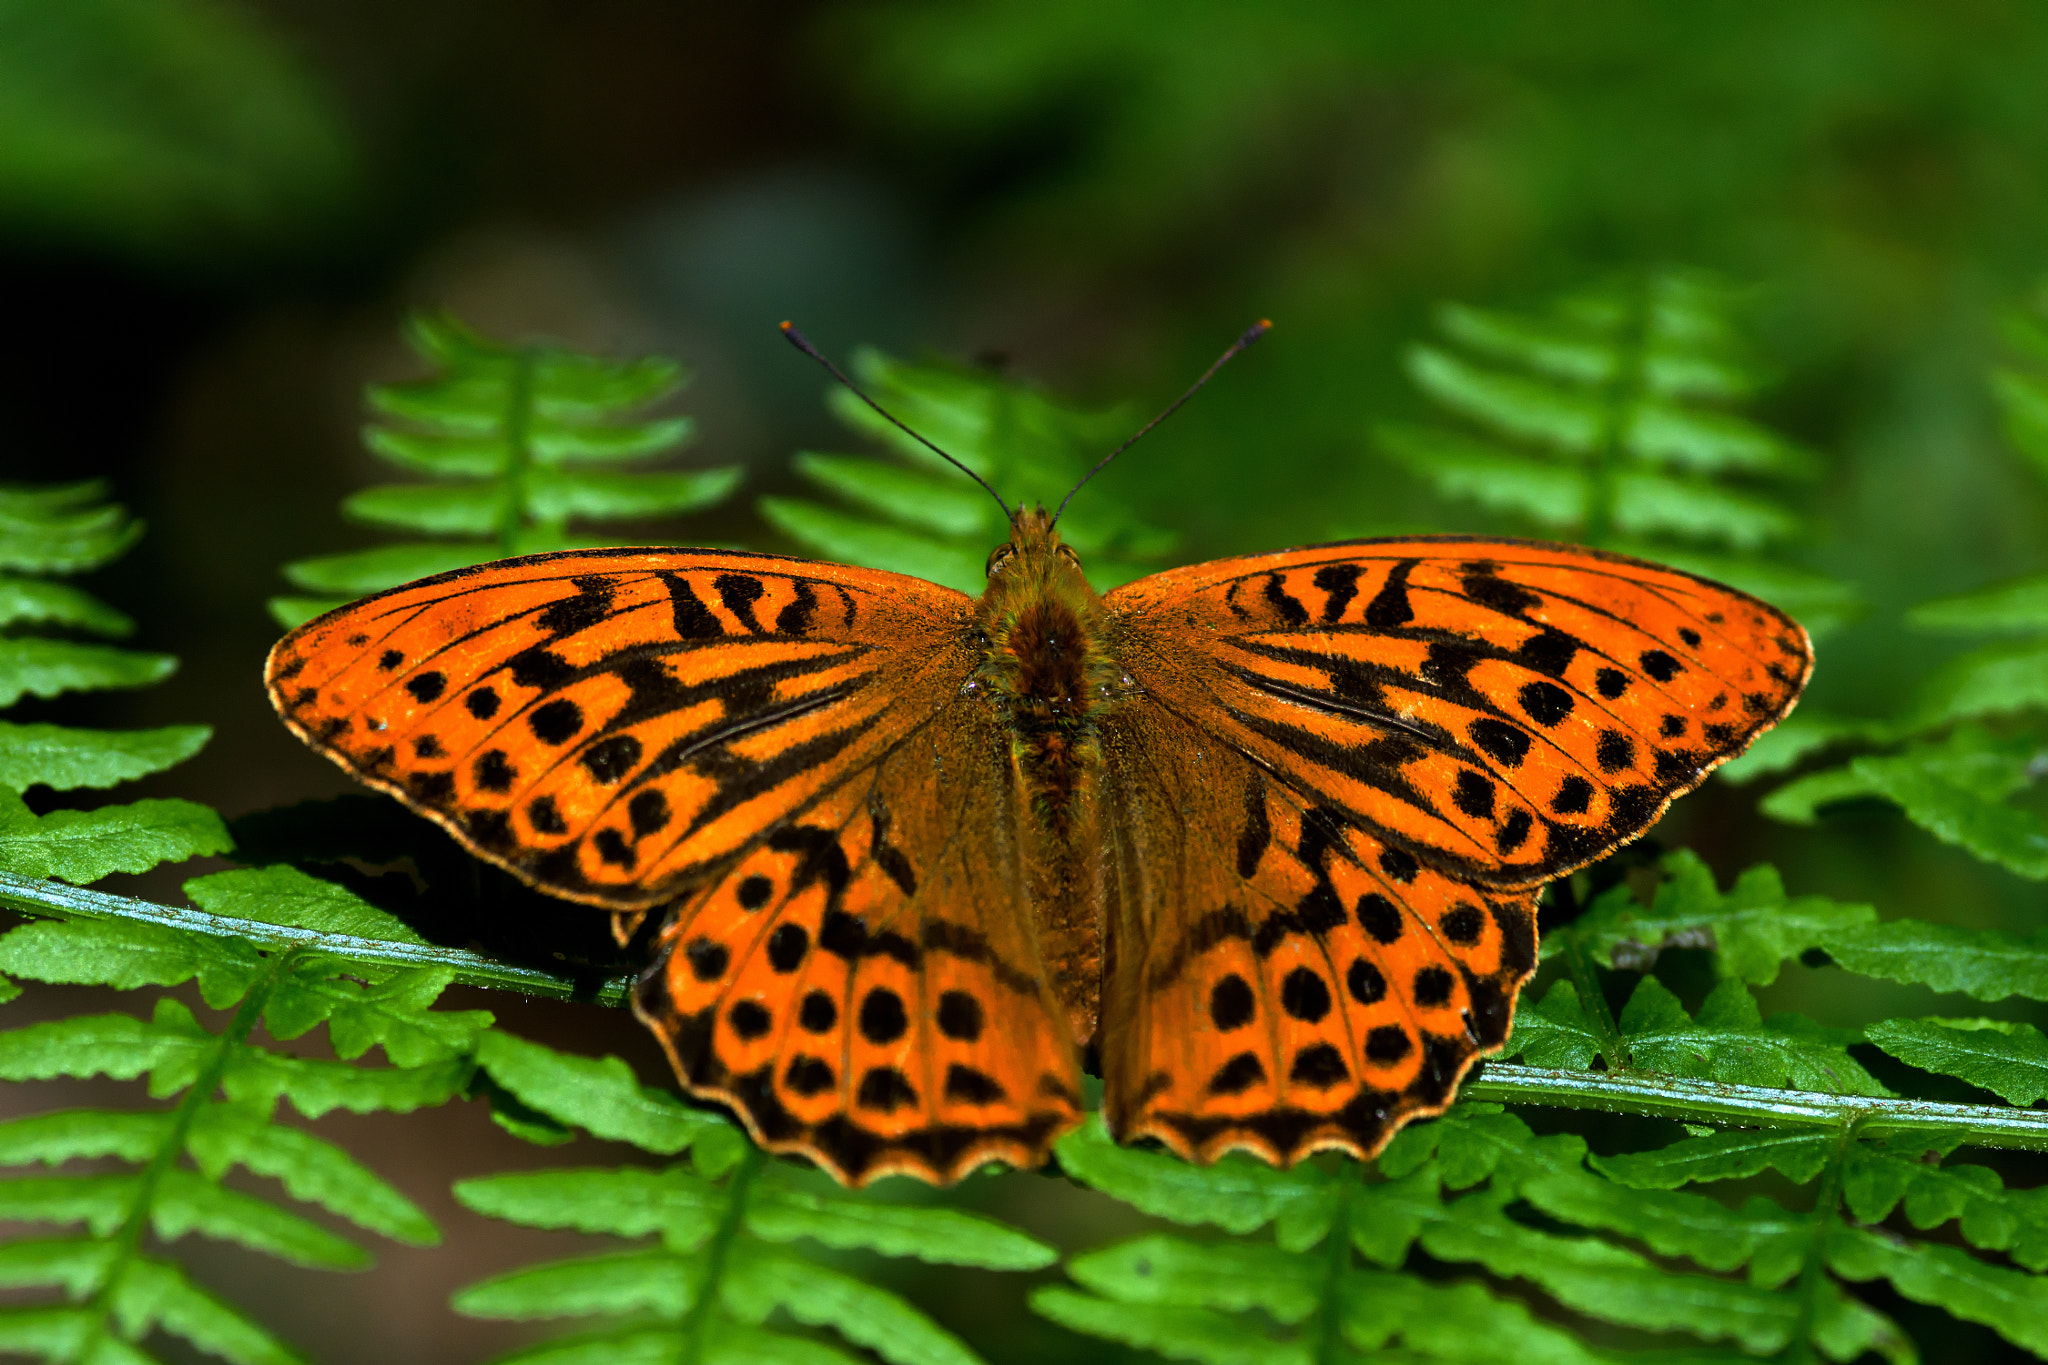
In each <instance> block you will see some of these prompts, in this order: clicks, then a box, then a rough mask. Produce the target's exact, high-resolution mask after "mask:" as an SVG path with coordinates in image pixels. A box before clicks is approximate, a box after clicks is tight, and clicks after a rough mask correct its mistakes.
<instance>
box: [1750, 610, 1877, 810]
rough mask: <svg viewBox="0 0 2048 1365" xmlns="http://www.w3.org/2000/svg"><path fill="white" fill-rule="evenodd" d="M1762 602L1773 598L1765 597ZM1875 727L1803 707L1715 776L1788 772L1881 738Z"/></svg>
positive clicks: (1752, 779) (1764, 734) (1760, 737)
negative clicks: (1832, 750)
mask: <svg viewBox="0 0 2048 1365" xmlns="http://www.w3.org/2000/svg"><path fill="white" fill-rule="evenodd" d="M1765 600H1766V601H1774V600H1776V599H1773V598H1768V597H1767V598H1765ZM1874 728H1879V727H1873V726H1872V725H1871V723H1870V722H1868V721H1860V720H1850V719H1847V718H1845V717H1840V716H1828V715H1822V714H1819V713H1817V712H1815V711H1813V710H1812V709H1811V708H1809V707H1807V706H1804V705H1802V706H1800V708H1799V710H1798V711H1796V712H1794V713H1793V714H1792V715H1790V716H1788V717H1787V718H1786V719H1784V720H1781V721H1779V722H1778V724H1777V725H1776V726H1774V727H1773V728H1771V729H1769V730H1766V731H1764V732H1763V734H1761V735H1759V736H1758V737H1757V740H1756V743H1754V744H1752V745H1750V746H1749V751H1748V752H1747V753H1745V754H1743V755H1742V756H1741V757H1739V758H1734V759H1730V760H1729V761H1728V762H1727V763H1724V764H1722V765H1721V766H1720V767H1719V768H1716V769H1715V770H1714V775H1715V776H1716V777H1718V778H1719V779H1720V780H1722V781H1723V782H1734V783H1737V784H1740V783H1745V782H1753V781H1755V780H1756V779H1757V778H1759V777H1770V776H1774V775H1776V774H1778V773H1783V772H1789V771H1791V770H1792V769H1793V768H1795V767H1797V766H1798V765H1799V764H1800V763H1802V762H1804V761H1805V760H1806V759H1807V758H1809V757H1811V756H1812V755H1814V754H1817V753H1819V752H1821V751H1822V750H1823V749H1826V748H1828V747H1830V746H1832V745H1835V744H1839V743H1841V742H1842V741H1843V740H1849V739H1860V738H1864V737H1866V736H1868V737H1873V738H1881V737H1882V736H1879V735H1873V733H1872V732H1873V729H1874Z"/></svg>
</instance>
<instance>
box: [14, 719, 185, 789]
mask: <svg viewBox="0 0 2048 1365" xmlns="http://www.w3.org/2000/svg"><path fill="white" fill-rule="evenodd" d="M212 736H213V727H212V726H210V725H166V726H164V727H162V728H161V729H156V730H78V729H73V728H72V727H70V726H66V725H15V724H12V723H10V722H7V721H0V787H12V788H14V789H15V790H16V791H26V790H28V789H29V788H30V787H32V786H34V785H35V784H36V783H38V782H40V783H42V784H43V785H45V786H49V787H54V788H56V789H57V790H59V791H70V790H73V789H75V788H78V787H111V786H113V785H115V784H116V783H119V782H131V781H133V780H134V779H136V778H138V777H147V776H148V775H149V774H151V773H156V772H162V771H163V770H164V769H166V768H170V767H174V766H175V765H177V764H180V763H183V762H184V761H185V760H186V759H188V758H190V757H192V755H194V754H196V753H198V752H199V750H200V749H201V748H202V747H204V746H205V744H206V741H207V740H208V739H210V738H212Z"/></svg>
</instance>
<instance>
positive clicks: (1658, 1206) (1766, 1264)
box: [1519, 1170, 1813, 1288]
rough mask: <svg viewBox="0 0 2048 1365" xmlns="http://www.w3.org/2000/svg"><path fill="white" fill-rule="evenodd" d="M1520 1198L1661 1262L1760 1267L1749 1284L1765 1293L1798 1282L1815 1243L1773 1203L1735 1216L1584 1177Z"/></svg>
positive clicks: (1531, 1189)
mask: <svg viewBox="0 0 2048 1365" xmlns="http://www.w3.org/2000/svg"><path fill="white" fill-rule="evenodd" d="M1519 1190H1520V1193H1521V1195H1522V1197H1523V1198H1525V1199H1527V1200H1528V1201H1529V1202H1530V1203H1532V1204H1534V1205H1535V1206H1536V1207H1537V1208H1539V1209H1541V1210H1542V1211H1543V1212H1545V1213H1547V1214H1549V1215H1550V1216H1551V1217H1553V1218H1557V1219H1560V1220H1562V1221H1564V1222H1567V1223H1572V1224H1575V1225H1577V1226H1579V1227H1586V1228H1600V1229H1603V1230H1605V1231H1608V1232H1617V1233H1620V1234H1622V1235H1623V1236H1626V1237H1632V1238H1634V1239H1635V1240H1637V1241H1639V1242H1642V1243H1644V1244H1645V1245H1647V1246H1648V1247H1649V1248H1650V1249H1651V1250H1652V1251H1655V1252H1656V1253H1657V1254H1658V1255H1660V1256H1684V1257H1687V1258H1688V1259H1690V1260H1693V1261H1695V1262H1697V1263H1699V1264H1700V1265H1702V1266H1704V1267H1706V1268H1707V1269H1709V1270H1720V1271H1728V1270H1735V1269H1738V1268H1740V1267H1742V1266H1744V1265H1750V1264H1751V1262H1752V1261H1754V1262H1755V1263H1756V1264H1755V1267H1754V1268H1753V1270H1752V1272H1751V1275H1750V1282H1751V1283H1752V1284H1757V1285H1760V1286H1762V1287H1764V1288H1774V1287H1776V1286H1778V1285H1781V1284H1783V1283H1784V1282H1785V1281H1787V1280H1789V1279H1790V1278H1792V1276H1794V1275H1795V1274H1797V1273H1798V1271H1799V1267H1800V1262H1801V1260H1802V1258H1803V1257H1804V1255H1805V1252H1806V1247H1807V1245H1808V1244H1809V1243H1810V1242H1811V1241H1812V1230H1813V1219H1812V1217H1811V1216H1810V1215H1794V1214H1788V1213H1786V1212H1785V1210H1784V1209H1782V1208H1780V1207H1779V1206H1778V1205H1776V1204H1774V1203H1772V1202H1771V1201H1769V1200H1767V1199H1761V1198H1752V1199H1750V1200H1748V1201H1747V1202H1746V1203H1744V1204H1743V1206H1742V1207H1741V1208H1739V1209H1734V1208H1730V1207H1728V1206H1727V1205H1726V1204H1723V1203H1721V1202H1720V1201H1719V1200H1717V1199H1709V1198H1707V1197H1705V1196H1704V1195H1697V1194H1681V1193H1678V1192H1675V1191H1669V1190H1645V1189H1640V1188H1630V1187H1628V1186H1626V1185H1623V1184H1619V1183H1616V1182H1614V1181H1611V1180H1603V1179H1601V1178H1599V1177H1598V1176H1594V1175H1589V1174H1587V1173H1586V1172H1584V1171H1580V1170H1571V1171H1557V1172H1553V1173H1552V1174H1549V1175H1545V1176H1539V1177H1537V1178H1536V1179H1534V1180H1530V1181H1526V1182H1523V1183H1522V1184H1521V1186H1520V1187H1519Z"/></svg>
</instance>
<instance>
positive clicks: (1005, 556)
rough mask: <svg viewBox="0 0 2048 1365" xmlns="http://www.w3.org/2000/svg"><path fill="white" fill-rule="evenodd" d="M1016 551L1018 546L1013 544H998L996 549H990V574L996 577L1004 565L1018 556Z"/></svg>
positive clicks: (991, 576)
mask: <svg viewBox="0 0 2048 1365" xmlns="http://www.w3.org/2000/svg"><path fill="white" fill-rule="evenodd" d="M1016 553H1017V550H1016V547H1014V546H1011V545H998V546H996V547H995V549H993V550H990V551H989V553H988V576H989V577H990V578H994V577H995V576H996V574H997V573H999V572H1000V571H1001V570H1002V567H1003V565H1005V564H1007V563H1009V562H1010V560H1011V559H1012V558H1014V557H1015V556H1016Z"/></svg>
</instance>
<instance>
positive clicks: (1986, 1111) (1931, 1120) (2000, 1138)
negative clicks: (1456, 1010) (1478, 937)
mask: <svg viewBox="0 0 2048 1365" xmlns="http://www.w3.org/2000/svg"><path fill="white" fill-rule="evenodd" d="M1459 1097H1460V1098H1461V1099H1466V1100H1480V1101H1485V1102H1490V1103H1494V1104H1540V1105H1547V1106H1550V1107H1552V1108H1558V1109H1598V1110H1604V1111H1606V1112H1609V1113H1617V1114H1651V1115H1656V1116H1657V1117H1660V1118H1671V1119H1677V1120H1679V1121H1680V1122H1681V1123H1711V1124H1718V1125H1720V1126H1722V1127H1728V1128H1837V1127H1840V1126H1841V1125H1842V1124H1844V1123H1847V1122H1854V1123H1856V1125H1857V1128H1856V1131H1857V1134H1858V1135H1859V1136H1862V1137H1889V1136H1892V1135H1894V1134H1899V1135H1906V1134H1912V1135H1918V1136H1921V1137H1930V1136H1935V1135H1940V1136H1944V1137H1953V1138H1955V1139H1956V1140H1957V1141H1959V1142H1961V1143H1963V1144H1965V1145H1966V1146H1971V1147H1996V1148H2004V1149H2007V1150H2012V1151H2026V1152H2048V1110H2041V1109H2022V1108H2019V1107H2018V1106H2009V1105H1983V1104H1940V1103H1937V1102H1935V1101H1933V1100H1910V1099H1896V1098H1887V1097H1882V1096H1870V1095H1828V1094H1822V1093H1820V1092H1818V1091H1813V1090H1773V1089H1771V1088H1769V1087H1767V1086H1757V1085H1723V1084H1720V1083H1719V1082H1716V1081H1696V1080H1690V1079H1687V1078H1685V1077H1681V1076H1660V1075H1653V1074H1650V1073H1647V1072H1642V1071H1632V1072H1629V1073H1628V1074H1627V1075H1624V1076H1617V1075H1614V1074H1612V1073H1608V1072H1599V1071H1561V1070H1560V1071H1553V1070H1549V1069H1546V1068H1543V1067H1533V1066H1509V1065H1504V1064H1492V1063H1490V1064H1488V1066H1487V1067H1486V1070H1485V1072H1484V1073H1483V1074H1481V1075H1479V1076H1477V1077H1474V1078H1473V1079H1471V1080H1468V1081H1466V1082H1465V1085H1464V1088H1463V1089H1462V1090H1461V1091H1460V1092H1459Z"/></svg>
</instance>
